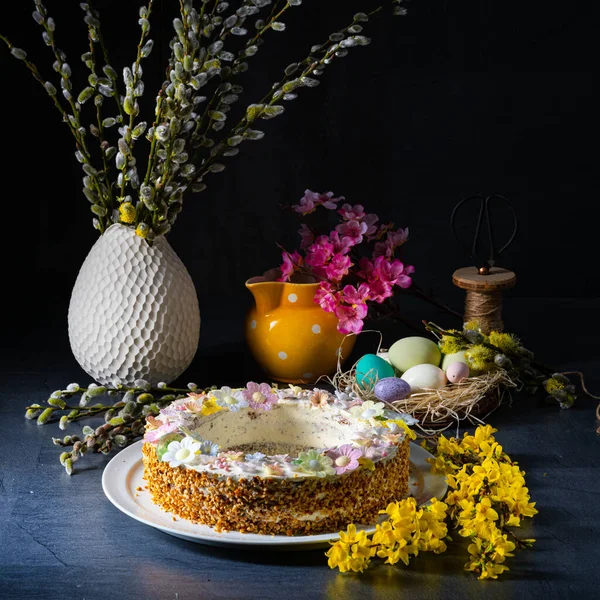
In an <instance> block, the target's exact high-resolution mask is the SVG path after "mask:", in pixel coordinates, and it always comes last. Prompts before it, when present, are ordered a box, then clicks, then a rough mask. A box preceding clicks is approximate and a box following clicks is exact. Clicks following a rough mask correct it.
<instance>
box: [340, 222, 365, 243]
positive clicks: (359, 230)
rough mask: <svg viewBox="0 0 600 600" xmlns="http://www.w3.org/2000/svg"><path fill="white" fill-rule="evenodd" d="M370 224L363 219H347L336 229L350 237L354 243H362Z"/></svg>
mask: <svg viewBox="0 0 600 600" xmlns="http://www.w3.org/2000/svg"><path fill="white" fill-rule="evenodd" d="M368 228H369V226H368V225H367V224H366V223H362V222H361V221H355V220H352V221H346V222H345V223H340V224H339V225H338V226H337V227H336V228H335V229H336V231H338V232H339V233H341V234H342V235H344V236H347V237H349V238H350V239H351V240H352V242H353V245H355V246H356V245H357V244H360V243H361V242H362V241H363V234H365V233H366V231H367V229H368Z"/></svg>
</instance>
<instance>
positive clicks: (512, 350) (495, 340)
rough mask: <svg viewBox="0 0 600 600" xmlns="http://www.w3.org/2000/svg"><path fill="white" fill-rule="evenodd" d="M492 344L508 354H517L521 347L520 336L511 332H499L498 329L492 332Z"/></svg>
mask: <svg viewBox="0 0 600 600" xmlns="http://www.w3.org/2000/svg"><path fill="white" fill-rule="evenodd" d="M490 344H492V346H496V348H499V349H500V350H502V352H506V353H508V354H516V353H517V352H518V351H519V349H520V347H521V343H520V341H519V338H517V337H516V336H514V335H512V334H510V333H499V332H498V331H492V332H491V333H490Z"/></svg>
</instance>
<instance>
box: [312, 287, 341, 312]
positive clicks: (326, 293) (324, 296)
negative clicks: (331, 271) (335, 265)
mask: <svg viewBox="0 0 600 600" xmlns="http://www.w3.org/2000/svg"><path fill="white" fill-rule="evenodd" d="M314 301H315V303H316V304H318V305H319V306H320V307H321V308H322V309H323V310H324V311H325V312H334V311H335V307H336V306H337V300H336V297H335V295H334V294H333V293H332V291H331V284H330V283H327V282H325V281H322V282H321V285H320V286H319V289H318V290H317V291H316V293H315V298H314Z"/></svg>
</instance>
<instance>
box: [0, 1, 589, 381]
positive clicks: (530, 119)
mask: <svg viewBox="0 0 600 600" xmlns="http://www.w3.org/2000/svg"><path fill="white" fill-rule="evenodd" d="M78 4H79V3H78V2H64V3H58V2H51V1H50V0H49V1H48V2H47V7H48V9H49V11H50V14H51V15H52V16H54V18H55V20H56V22H57V31H56V37H57V40H58V43H59V46H60V47H61V48H63V49H64V50H65V51H66V52H67V55H68V57H69V63H70V64H71V66H72V68H73V71H74V75H73V80H74V82H79V84H78V85H79V86H80V87H79V89H81V88H82V87H83V85H84V82H85V77H86V76H87V70H86V68H85V67H84V66H83V64H82V63H81V62H80V60H79V56H80V54H81V53H82V52H84V51H85V50H86V49H87V48H86V43H87V42H86V29H85V26H84V25H83V22H82V13H81V11H80V9H79V7H78ZM95 5H96V7H97V8H98V9H99V10H100V12H101V20H102V22H103V31H104V35H105V38H106V39H107V40H108V46H109V48H110V50H111V52H112V62H113V65H114V66H115V68H117V70H118V71H120V70H121V68H122V67H123V66H124V64H130V63H131V62H132V61H133V60H134V58H135V44H136V43H137V38H138V35H139V34H138V31H139V30H138V27H137V10H138V5H139V3H138V2H131V1H127V2H124V1H123V0H120V1H116V0H102V1H98V2H96V4H95ZM376 5H377V4H376V3H373V2H366V1H363V2H359V1H354V0H353V1H350V2H346V1H344V2H342V1H328V2H317V1H316V0H305V1H304V3H303V5H302V6H301V7H298V8H294V9H292V10H290V11H289V13H288V15H287V19H286V22H287V31H286V32H284V33H275V32H272V33H271V35H270V36H268V39H267V42H268V43H266V44H265V45H264V46H262V47H261V49H260V51H259V53H258V54H257V56H255V57H254V58H253V59H250V70H249V71H248V72H247V73H246V74H244V75H243V76H242V77H241V81H240V82H241V83H243V84H244V85H245V86H246V91H245V94H244V96H243V98H244V103H243V105H242V103H241V102H240V108H243V106H245V105H247V104H249V103H251V102H256V101H257V100H258V99H259V98H260V97H262V95H263V94H264V93H265V92H266V91H267V90H268V88H269V86H270V83H271V82H272V81H274V80H275V78H276V77H277V76H278V75H279V74H280V73H281V70H282V69H283V67H285V65H287V64H288V63H289V62H291V61H292V60H294V59H296V60H298V59H300V58H302V57H304V55H305V53H306V51H307V49H308V47H309V46H310V45H312V44H313V43H316V42H318V41H321V40H322V39H324V37H325V36H326V35H327V34H328V33H330V32H331V31H334V30H336V28H339V27H341V26H343V25H345V24H346V23H347V22H348V21H349V19H350V18H351V15H352V14H353V13H354V12H355V11H356V10H358V9H363V10H365V9H369V8H372V7H374V6H376ZM32 6H33V5H32V3H31V4H30V3H27V2H19V3H2V5H1V6H0V31H2V32H3V33H4V34H6V35H8V36H9V37H10V38H11V39H12V41H13V43H14V44H15V45H16V46H19V47H22V48H24V49H26V50H27V51H28V53H29V56H30V58H32V59H33V60H35V62H37V63H38V66H39V67H40V70H41V71H42V73H43V74H44V76H45V77H46V78H48V79H50V78H52V76H53V75H56V74H55V73H54V72H53V71H52V69H51V63H52V61H53V58H52V56H51V54H50V52H49V49H48V48H46V47H45V45H44V44H43V42H42V40H41V35H40V33H41V30H40V29H39V28H38V26H37V25H36V24H35V23H34V22H33V20H32V19H31V18H30V12H31V10H32ZM406 6H407V7H408V8H409V14H408V16H406V17H402V18H399V17H396V18H392V17H391V16H390V15H389V14H388V13H387V12H386V13H385V14H383V15H378V16H377V17H376V18H374V19H373V20H372V22H371V23H367V24H365V25H366V27H365V32H364V33H365V34H366V35H368V36H370V37H371V38H372V40H373V41H372V43H371V45H370V46H368V47H366V48H356V49H354V50H352V51H351V52H350V55H349V56H348V57H346V58H344V59H343V60H340V61H339V62H338V64H334V65H332V66H331V67H330V68H329V69H327V70H326V71H325V73H324V75H323V76H322V78H321V79H322V84H321V85H320V86H319V87H317V88H314V89H303V90H300V97H299V98H298V99H297V100H295V101H293V102H289V103H286V104H285V106H286V109H287V110H286V112H285V113H284V115H283V116H281V117H278V118H277V119H274V120H271V121H265V122H263V123H261V128H262V129H264V130H265V131H266V132H267V135H266V136H265V139H264V140H262V141H260V142H255V143H248V144H244V145H242V146H241V152H240V155H239V156H238V157H235V158H233V159H228V163H227V169H226V170H225V172H224V173H221V174H216V175H212V176H211V178H210V180H209V181H208V184H209V188H208V190H207V191H206V192H204V193H202V194H199V195H194V196H188V198H187V200H186V201H185V203H184V210H183V212H182V213H181V214H180V215H179V220H178V221H177V223H176V224H175V227H174V229H173V231H172V232H171V234H170V235H169V240H170V243H171V245H172V246H173V247H174V249H175V250H176V252H177V253H178V254H179V256H180V257H181V258H182V260H183V262H184V264H185V265H186V266H187V268H188V270H189V272H190V274H191V276H192V278H193V280H194V282H195V285H196V288H197V290H198V295H199V299H200V306H201V312H202V319H203V324H202V332H201V340H200V349H199V354H198V356H197V359H196V361H195V363H194V364H193V365H192V367H191V368H190V370H189V372H188V374H186V375H185V376H184V377H188V379H189V378H191V374H190V373H192V374H193V377H194V380H196V381H198V382H206V383H207V381H206V380H207V378H208V379H210V378H211V377H213V378H214V377H217V379H219V378H221V376H223V377H226V375H227V373H228V372H230V371H231V366H232V365H231V363H228V362H227V361H228V360H235V361H242V362H243V363H244V364H248V361H249V360H250V359H249V358H248V356H247V355H246V354H245V353H242V354H240V353H239V352H238V353H237V354H236V353H235V352H233V350H232V349H233V348H239V346H240V342H241V341H242V340H243V333H242V323H243V318H244V315H245V312H246V310H247V309H248V307H249V306H250V304H251V301H252V299H251V296H250V294H249V292H247V290H246V289H245V287H244V282H245V280H246V279H247V278H249V277H251V276H254V275H257V274H260V273H262V272H263V271H264V270H266V269H268V268H270V267H273V266H276V265H278V264H279V251H278V249H277V245H276V244H277V242H281V243H284V244H286V246H287V247H290V248H292V247H294V245H295V243H296V239H297V238H296V237H295V231H296V229H297V227H298V222H297V221H296V220H295V219H294V218H293V217H292V216H291V215H289V214H285V213H283V212H282V211H281V210H280V208H279V204H280V203H291V202H296V201H298V200H299V198H300V197H301V196H302V195H303V192H304V189H305V188H310V189H313V190H317V191H327V190H332V191H334V192H335V193H336V195H344V196H345V197H346V199H347V201H348V202H350V203H352V204H355V203H362V204H364V205H365V207H366V209H367V210H368V211H369V212H375V213H377V214H378V215H379V216H380V217H381V219H382V220H386V221H387V220H393V221H394V222H395V223H396V225H397V226H408V227H409V228H410V231H411V239H410V241H409V243H407V245H406V246H405V247H404V253H403V256H402V258H403V259H404V260H405V261H406V262H408V263H410V264H414V265H415V267H416V273H415V281H416V282H417V283H418V284H419V285H420V286H421V287H423V288H426V289H429V290H431V291H432V293H434V294H435V295H436V296H438V297H439V298H441V299H442V300H443V301H444V302H446V303H447V304H449V305H450V306H452V307H453V308H454V309H456V310H461V308H462V302H463V298H464V295H463V292H462V291H461V290H457V289H456V288H454V287H453V285H452V283H451V276H452V272H453V271H454V270H455V269H456V268H459V267H462V266H467V265H469V264H471V262H472V261H471V259H470V258H468V257H467V256H466V255H465V254H464V253H463V251H462V250H461V249H460V248H459V246H458V245H457V244H456V242H455V241H454V238H453V236H452V233H451V231H450V227H449V218H450V214H451V211H452V208H453V206H454V205H455V204H456V203H457V202H458V201H459V200H460V199H461V198H463V197H465V196H468V195H471V194H474V193H478V192H481V193H484V194H492V193H497V194H502V195H504V196H506V197H507V198H509V199H510V200H511V201H512V203H513V205H514V206H515V208H516V211H517V214H518V217H519V222H520V232H519V235H518V237H517V239H516V241H515V243H514V244H513V245H512V246H511V247H510V248H509V250H508V251H507V252H506V255H505V256H504V257H503V258H502V260H501V261H500V264H501V266H506V267H509V268H512V269H513V270H514V271H515V272H516V273H517V277H518V284H517V287H516V288H515V289H513V290H511V291H509V292H507V293H506V294H505V298H506V300H505V321H506V322H507V329H508V330H513V331H516V332H517V333H519V334H521V335H522V337H523V338H524V339H525V342H526V344H527V345H528V346H529V347H531V348H532V349H533V350H534V351H536V352H537V353H539V354H540V356H541V358H543V359H545V360H546V361H547V362H551V361H560V360H576V359H578V358H584V357H588V356H589V354H590V352H592V353H593V352H595V353H596V355H597V350H596V347H595V344H594V345H593V346H592V344H589V343H585V342H584V341H583V340H581V339H579V334H578V332H581V331H582V328H584V329H585V330H586V332H587V333H588V334H590V333H592V331H593V330H595V331H596V332H597V331H598V325H597V318H596V314H597V309H598V301H597V299H598V295H599V294H598V292H599V290H600V283H599V278H598V276H597V267H596V261H595V260H594V259H595V258H596V257H597V256H598V251H597V247H596V230H597V227H596V222H595V212H596V211H595V204H596V196H597V193H596V192H597V189H596V188H595V187H594V186H593V182H592V160H593V159H594V158H596V154H597V152H596V149H595V144H594V142H593V140H594V139H595V133H594V132H595V124H596V113H595V111H594V110H593V106H592V89H593V83H594V76H595V70H594V68H593V66H592V63H593V61H592V56H593V52H592V50H593V40H594V37H595V32H594V31H593V18H592V15H591V14H590V13H589V11H588V8H587V7H586V5H585V4H584V3H563V4H560V5H559V4H558V3H548V2H527V3H515V2H493V1H492V0H486V1H481V2H474V1H469V2H448V1H436V2H425V1H423V0H421V1H417V0H414V1H412V2H409V3H407V4H406ZM176 10H177V3H176V2H173V1H166V0H165V1H160V0H158V1H157V7H156V10H155V13H154V18H153V19H152V23H153V29H152V37H154V38H155V39H156V41H157V46H156V47H155V49H154V52H153V54H152V55H151V56H150V58H149V59H146V62H145V63H144V65H145V67H144V68H145V81H146V93H145V99H146V105H145V108H146V109H147V111H146V115H147V117H146V118H147V120H148V121H150V120H151V117H152V112H151V110H152V105H153V102H154V95H155V91H156V89H158V87H157V86H158V84H159V83H160V81H161V78H162V73H163V70H164V64H165V60H166V56H167V50H168V48H167V42H168V39H169V38H170V36H171V19H172V17H173V16H175V14H176ZM0 69H1V72H2V82H1V83H0V87H1V89H2V94H0V114H1V115H3V144H2V148H3V151H2V154H3V161H2V223H3V236H2V244H3V248H2V249H1V252H2V254H1V255H2V257H3V271H4V273H3V279H4V286H3V291H4V293H3V297H4V301H5V304H6V303H8V310H7V311H5V315H6V317H5V320H6V323H5V324H4V326H3V329H4V332H3V335H2V341H3V343H2V346H3V360H5V361H8V363H9V364H13V365H14V366H15V367H16V368H19V366H21V365H25V364H26V365H29V366H30V367H31V366H36V368H39V370H40V371H44V370H48V369H54V368H58V366H59V365H69V366H73V362H74V359H73V358H72V355H71V354H70V350H69V344H68V336H67V308H68V302H69V296H70V291H71V289H72V286H73V284H74V282H75V278H76V276H77V273H78V270H79V267H80V266H81V264H82V262H83V260H84V258H85V256H86V254H87V252H88V251H89V249H90V247H91V246H92V244H93V243H94V241H95V240H96V239H97V232H96V231H95V230H94V229H93V228H92V224H91V219H92V215H91V213H89V204H88V202H87V200H86V199H85V197H84V196H83V194H82V193H81V177H82V174H81V171H80V169H79V164H78V163H77V162H76V161H75V158H74V157H73V151H74V147H73V143H72V140H71V138H70V134H69V133H68V131H67V129H66V127H65V126H64V125H62V124H61V123H60V117H59V115H58V113H57V112H56V110H55V109H54V108H53V107H52V105H51V102H50V101H49V98H48V97H47V95H46V93H45V91H44V90H42V89H41V88H40V87H39V86H38V85H37V84H36V83H35V82H34V81H33V79H32V78H31V76H30V75H29V73H28V72H27V71H26V70H25V69H24V67H23V65H22V64H19V62H18V61H16V60H14V59H12V58H11V57H10V56H9V55H8V53H7V52H6V50H5V48H2V49H1V50H0ZM55 83H56V85H57V87H58V81H55ZM107 104H109V103H108V102H107ZM88 108H89V107H88ZM143 108H144V106H143ZM148 111H150V112H148ZM107 114H109V113H107ZM88 122H89V121H88ZM113 131H114V132H115V133H116V128H115V129H114V130H113ZM144 143H145V142H143V143H142V144H139V146H140V147H142V146H143V144H144ZM500 217H502V215H500ZM399 303H400V305H401V306H402V307H403V308H404V310H405V312H406V315H407V317H409V318H410V319H412V320H416V321H419V320H420V319H434V320H437V322H438V323H439V324H442V325H448V326H453V325H456V324H457V322H456V321H455V320H453V318H452V317H450V316H449V315H445V314H444V313H441V312H439V311H437V310H436V309H435V308H434V307H432V306H431V305H429V304H427V303H424V302H422V301H417V300H415V299H413V298H407V297H405V296H400V297H399ZM384 329H385V328H384ZM406 333H407V331H406V330H405V328H403V326H387V329H386V340H385V343H386V345H389V344H390V343H391V342H393V341H394V339H395V338H397V337H400V335H404V334H406ZM363 337H365V336H363ZM365 339H366V338H365ZM586 339H587V340H590V339H593V334H592V336H591V337H587V338H586ZM376 342H377V340H376V339H375V338H374V337H373V338H372V339H369V340H367V341H366V342H361V343H362V344H363V345H362V346H361V345H360V344H359V350H361V351H362V350H365V349H366V348H370V350H369V351H372V349H373V348H372V346H373V345H374V344H376ZM216 346H218V351H217V350H215V347H216ZM232 352H233V354H232ZM223 359H225V362H224V361H223ZM235 366H236V367H239V364H237V365H235ZM215 369H216V370H215ZM211 381H212V380H211Z"/></svg>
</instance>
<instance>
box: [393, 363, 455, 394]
mask: <svg viewBox="0 0 600 600" xmlns="http://www.w3.org/2000/svg"><path fill="white" fill-rule="evenodd" d="M402 379H404V381H406V382H407V383H408V384H409V385H410V389H411V390H412V393H413V394H414V393H416V392H420V391H422V390H423V389H425V388H430V389H439V388H442V387H444V386H445V385H446V383H447V381H448V380H447V379H446V374H445V373H444V371H442V370H441V369H440V368H439V367H436V366H435V365H430V364H423V365H415V366H414V367H411V368H410V369H408V370H407V371H406V372H405V373H404V374H403V375H402Z"/></svg>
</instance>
